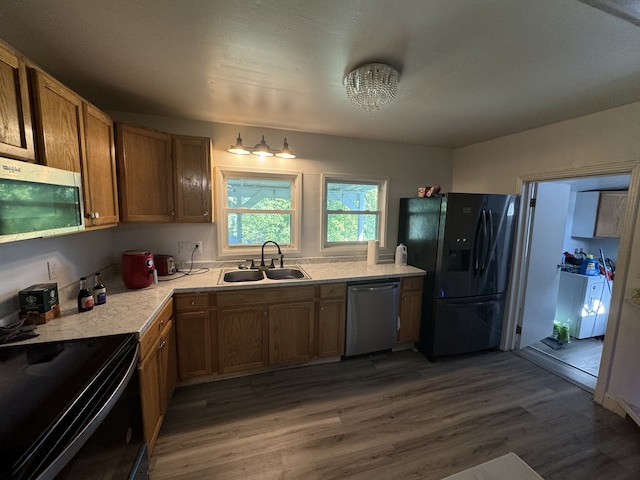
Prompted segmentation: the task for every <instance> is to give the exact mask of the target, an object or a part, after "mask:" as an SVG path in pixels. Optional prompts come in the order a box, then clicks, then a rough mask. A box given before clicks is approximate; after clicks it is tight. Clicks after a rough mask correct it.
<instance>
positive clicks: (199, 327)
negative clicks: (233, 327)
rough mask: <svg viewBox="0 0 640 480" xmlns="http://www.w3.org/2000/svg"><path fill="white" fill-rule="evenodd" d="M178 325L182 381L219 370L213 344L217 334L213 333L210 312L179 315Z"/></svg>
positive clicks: (179, 361)
mask: <svg viewBox="0 0 640 480" xmlns="http://www.w3.org/2000/svg"><path fill="white" fill-rule="evenodd" d="M176 324H177V325H176V336H177V344H178V348H177V350H178V371H179V375H180V380H188V379H190V378H193V377H197V376H200V375H209V374H211V373H213V371H214V368H215V369H216V370H217V358H215V350H214V345H215V343H213V340H215V337H216V336H217V332H215V329H213V330H214V331H212V328H211V327H212V326H211V319H210V314H209V311H197V312H184V313H177V314H176ZM214 364H215V365H214Z"/></svg>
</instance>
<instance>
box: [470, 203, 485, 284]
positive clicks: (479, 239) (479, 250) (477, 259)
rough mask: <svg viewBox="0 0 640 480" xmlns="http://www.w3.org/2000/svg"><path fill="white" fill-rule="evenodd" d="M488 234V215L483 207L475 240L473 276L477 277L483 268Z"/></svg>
mask: <svg viewBox="0 0 640 480" xmlns="http://www.w3.org/2000/svg"><path fill="white" fill-rule="evenodd" d="M486 236H487V217H486V211H485V210H484V209H483V210H482V212H480V216H479V217H478V223H477V224H476V234H475V238H474V240H473V276H474V277H477V276H478V274H479V273H480V271H481V269H482V257H483V256H484V249H485V246H484V244H485V239H486Z"/></svg>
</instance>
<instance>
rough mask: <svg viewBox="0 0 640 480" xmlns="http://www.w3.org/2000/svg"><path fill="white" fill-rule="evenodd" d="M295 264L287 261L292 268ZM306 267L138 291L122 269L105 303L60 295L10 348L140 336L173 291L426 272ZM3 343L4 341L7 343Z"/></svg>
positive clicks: (174, 280) (109, 280)
mask: <svg viewBox="0 0 640 480" xmlns="http://www.w3.org/2000/svg"><path fill="white" fill-rule="evenodd" d="M292 266H293V265H285V267H292ZM301 267H302V269H303V270H304V271H305V272H306V273H307V274H308V275H309V276H310V277H311V278H310V279H299V280H260V281H258V282H242V283H233V284H229V283H225V284H223V285H220V284H219V280H220V276H221V271H222V270H223V269H222V268H210V269H208V270H206V271H204V273H197V271H195V272H193V274H189V275H186V276H185V275H182V274H181V273H177V274H175V275H172V276H170V277H160V282H159V283H158V284H156V285H152V286H150V287H146V288H142V289H139V290H129V289H127V288H126V287H125V286H124V284H123V282H122V279H121V277H120V274H119V271H118V272H114V274H112V275H103V280H104V283H105V285H106V286H107V303H106V304H104V305H97V306H95V307H94V308H93V310H91V311H89V312H84V313H78V311H77V305H76V303H75V301H74V300H65V299H61V305H60V309H61V315H60V317H58V318H55V319H53V320H51V321H49V322H48V323H47V324H45V325H38V327H37V330H36V332H37V333H38V334H39V336H37V337H34V338H31V339H28V340H24V341H22V342H16V343H9V344H6V346H10V345H17V344H26V343H40V342H49V341H61V340H70V339H74V338H89V337H99V336H104V335H115V334H122V333H137V334H141V333H142V332H144V331H145V330H146V328H147V326H148V325H149V324H150V322H151V320H152V319H153V318H154V317H155V316H156V315H157V314H158V312H159V311H160V309H161V308H162V307H163V306H164V305H165V304H166V302H167V301H168V300H169V299H170V298H171V296H172V295H173V294H174V293H188V292H209V291H224V290H239V289H254V288H273V287H276V288H277V287H279V288H283V287H284V288H286V286H293V285H304V284H320V283H331V282H347V281H358V280H374V279H382V278H400V277H408V276H415V275H424V274H425V273H426V272H425V271H424V270H421V269H419V268H416V267H411V266H396V265H394V264H392V263H380V264H377V265H368V264H367V263H366V262H365V261H361V262H340V263H332V262H329V263H305V264H303V265H301ZM3 346H4V345H3Z"/></svg>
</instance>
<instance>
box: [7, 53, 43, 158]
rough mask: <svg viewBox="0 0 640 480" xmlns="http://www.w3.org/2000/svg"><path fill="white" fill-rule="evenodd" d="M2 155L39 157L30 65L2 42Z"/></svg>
mask: <svg viewBox="0 0 640 480" xmlns="http://www.w3.org/2000/svg"><path fill="white" fill-rule="evenodd" d="M0 155H2V156H6V157H12V158H17V159H19V160H29V161H35V158H36V157H35V149H34V146H33V130H32V126H31V107H30V104H29V87H28V85H27V69H26V67H25V64H24V61H23V60H22V58H21V57H19V56H18V55H16V54H15V53H14V52H12V51H11V50H9V49H8V48H5V47H4V46H3V45H0Z"/></svg>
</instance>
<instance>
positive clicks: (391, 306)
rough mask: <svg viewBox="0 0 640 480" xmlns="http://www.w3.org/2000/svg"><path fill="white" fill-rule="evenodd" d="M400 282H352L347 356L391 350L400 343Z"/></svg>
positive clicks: (349, 285)
mask: <svg viewBox="0 0 640 480" xmlns="http://www.w3.org/2000/svg"><path fill="white" fill-rule="evenodd" d="M399 297H400V282H399V281H398V280H383V281H378V282H371V281H369V282H366V283H349V284H348V285H347V331H346V346H345V357H350V356H354V355H362V354H364V353H371V352H378V351H381V350H389V349H391V348H393V346H394V345H395V343H396V336H397V331H398V299H399Z"/></svg>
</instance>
